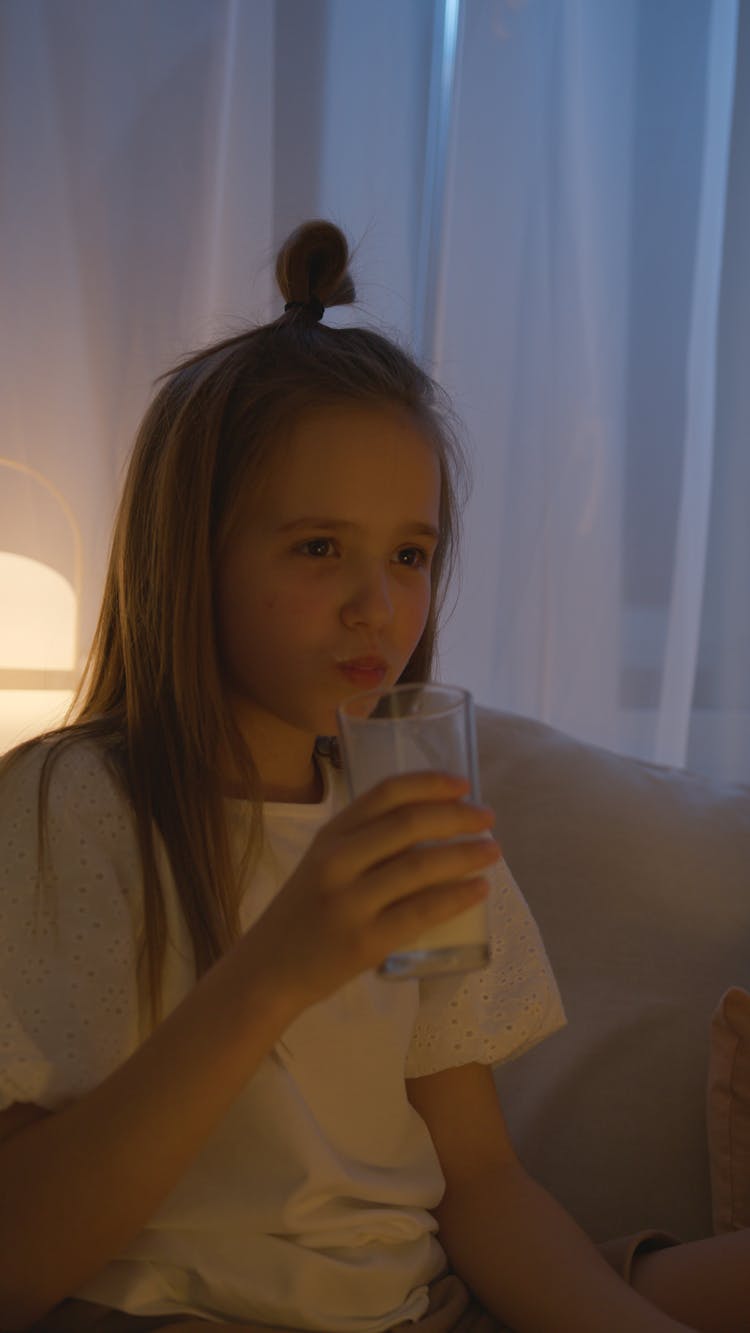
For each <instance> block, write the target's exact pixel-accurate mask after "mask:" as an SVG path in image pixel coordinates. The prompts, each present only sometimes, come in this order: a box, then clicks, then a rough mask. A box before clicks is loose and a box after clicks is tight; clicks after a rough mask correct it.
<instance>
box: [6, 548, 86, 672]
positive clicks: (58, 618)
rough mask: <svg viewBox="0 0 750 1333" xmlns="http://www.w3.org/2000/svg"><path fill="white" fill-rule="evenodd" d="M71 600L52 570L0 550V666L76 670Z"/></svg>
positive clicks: (72, 594) (73, 604) (64, 581)
mask: <svg viewBox="0 0 750 1333" xmlns="http://www.w3.org/2000/svg"><path fill="white" fill-rule="evenodd" d="M75 637H76V597H75V592H74V591H73V589H72V587H71V585H70V584H69V583H68V580H67V579H66V578H63V576H62V574H59V573H58V572H57V570H56V569H50V567H49V565H43V564H41V562H40V561H39V560H30V559H29V558H28V556H25V555H12V554H10V552H8V551H0V667H26V668H30V669H32V670H34V671H54V670H68V671H71V670H72V669H73V668H74V667H75V651H76V649H75Z"/></svg>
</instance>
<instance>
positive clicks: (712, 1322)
mask: <svg viewBox="0 0 750 1333" xmlns="http://www.w3.org/2000/svg"><path fill="white" fill-rule="evenodd" d="M630 1280H631V1284H632V1286H634V1287H635V1289H636V1291H638V1292H640V1294H641V1295H642V1296H644V1297H645V1298H646V1299H647V1300H649V1301H651V1302H652V1303H653V1304H654V1305H657V1306H658V1307H659V1309H660V1310H664V1312H665V1314H669V1315H672V1317H673V1318H674V1319H678V1320H681V1321H682V1323H684V1324H687V1325H688V1326H689V1327H690V1328H695V1329H700V1331H701V1333H748V1329H750V1229H745V1230H743V1231H732V1232H728V1233H727V1234H726V1235H724V1236H711V1237H709V1238H708V1239H707V1240H695V1241H686V1242H685V1244H683V1245H675V1246H673V1247H671V1248H670V1249H664V1250H655V1251H652V1252H650V1253H649V1252H647V1253H645V1254H638V1255H636V1258H635V1261H634V1264H633V1271H632V1275H631V1279H630Z"/></svg>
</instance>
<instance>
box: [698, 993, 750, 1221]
mask: <svg viewBox="0 0 750 1333" xmlns="http://www.w3.org/2000/svg"><path fill="white" fill-rule="evenodd" d="M706 1113H707V1114H706V1119H707V1129H708V1153H709V1163H710V1168H711V1200H712V1204H713V1224H714V1232H715V1234H716V1235H720V1234H721V1233H722V1232H725V1231H737V1230H739V1229H740V1228H741V1227H748V1226H750V994H748V992H747V991H746V990H742V989H741V988H740V987H739V986H733V987H732V988H731V990H728V991H727V992H726V993H725V994H724V995H723V996H722V997H721V1000H720V1001H719V1007H718V1009H717V1010H716V1012H715V1014H714V1015H713V1018H712V1020H711V1051H710V1055H709V1065H708V1098H707V1104H706Z"/></svg>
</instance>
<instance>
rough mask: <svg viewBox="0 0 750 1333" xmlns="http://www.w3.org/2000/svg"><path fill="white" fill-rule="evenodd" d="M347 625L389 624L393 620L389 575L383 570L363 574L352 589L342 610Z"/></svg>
mask: <svg viewBox="0 0 750 1333" xmlns="http://www.w3.org/2000/svg"><path fill="white" fill-rule="evenodd" d="M341 614H342V619H343V620H344V621H345V622H346V623H351V622H354V623H357V622H361V621H364V622H365V623H366V624H370V625H379V624H381V625H382V624H387V623H388V621H389V620H391V619H392V618H393V601H392V599H391V596H390V593H389V590H388V575H387V574H386V573H384V572H383V571H382V570H376V571H374V572H368V573H366V574H364V573H363V574H362V576H361V578H360V579H359V580H358V581H357V583H356V586H355V587H353V588H352V589H351V592H350V595H349V596H348V597H347V599H346V601H345V604H344V606H343V608H342V613H341Z"/></svg>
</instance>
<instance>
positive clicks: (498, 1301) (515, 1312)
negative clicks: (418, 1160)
mask: <svg viewBox="0 0 750 1333" xmlns="http://www.w3.org/2000/svg"><path fill="white" fill-rule="evenodd" d="M435 1217H436V1219H437V1222H438V1226H439V1239H440V1243H441V1245H442V1246H443V1248H444V1250H445V1252H446V1254H447V1255H448V1258H449V1260H450V1263H451V1267H452V1268H453V1269H454V1271H455V1272H456V1273H457V1274H458V1276H459V1277H461V1278H462V1279H463V1281H464V1282H465V1283H466V1285H467V1286H468V1287H470V1288H471V1290H472V1291H473V1292H474V1293H475V1295H476V1296H477V1298H478V1300H479V1301H480V1302H481V1303H482V1304H483V1305H484V1306H485V1307H486V1309H487V1310H488V1311H490V1312H491V1313H492V1314H494V1315H495V1316H496V1317H497V1318H498V1319H501V1320H503V1321H504V1322H507V1323H509V1324H510V1325H511V1327H512V1328H515V1329H518V1330H519V1333H521V1330H523V1333H602V1330H605V1329H606V1330H612V1333H688V1330H689V1329H690V1328H695V1327H697V1326H696V1325H687V1324H683V1323H680V1322H677V1321H676V1320H674V1319H673V1318H671V1317H670V1316H669V1315H666V1314H664V1313H663V1312H662V1311H661V1310H659V1309H657V1308H656V1306H655V1305H652V1304H651V1303H650V1302H649V1301H646V1300H644V1299H643V1297H642V1296H640V1295H638V1293H637V1292H636V1291H634V1290H633V1288H632V1287H629V1286H628V1285H627V1283H625V1282H624V1281H623V1280H622V1278H620V1277H618V1276H617V1274H616V1273H615V1272H614V1270H613V1269H612V1268H610V1266H609V1264H608V1263H607V1261H606V1260H605V1259H603V1258H602V1256H601V1255H600V1254H599V1252H598V1250H597V1249H596V1247H595V1246H594V1245H593V1244H592V1243H591V1241H590V1240H589V1239H588V1237H587V1236H586V1235H585V1234H584V1232H583V1231H581V1229H580V1228H579V1227H578V1225H577V1224H576V1223H575V1222H574V1221H573V1219H572V1218H571V1217H570V1215H569V1214H568V1213H567V1212H565V1210H564V1209H563V1208H561V1207H560V1205H559V1204H558V1203H557V1202H556V1201H555V1200H554V1199H553V1198H552V1197H551V1195H549V1194H548V1193H547V1192H546V1190H544V1189H542V1187H541V1186H540V1185H538V1184H537V1183H536V1181H534V1180H532V1179H531V1177H530V1176H528V1175H527V1174H526V1172H525V1171H524V1169H523V1167H522V1166H521V1165H520V1163H519V1162H517V1161H509V1162H508V1163H507V1164H506V1165H505V1166H502V1167H500V1166H496V1167H494V1168H493V1169H492V1170H491V1171H489V1172H487V1173H485V1174H484V1175H481V1176H475V1177H473V1178H472V1179H471V1180H467V1181H465V1182H463V1183H462V1184H461V1185H460V1186H458V1187H457V1188H456V1189H454V1190H453V1191H451V1192H450V1193H449V1192H446V1196H445V1198H444V1200H443V1202H442V1203H441V1204H440V1206H439V1207H438V1208H437V1209H435Z"/></svg>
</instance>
